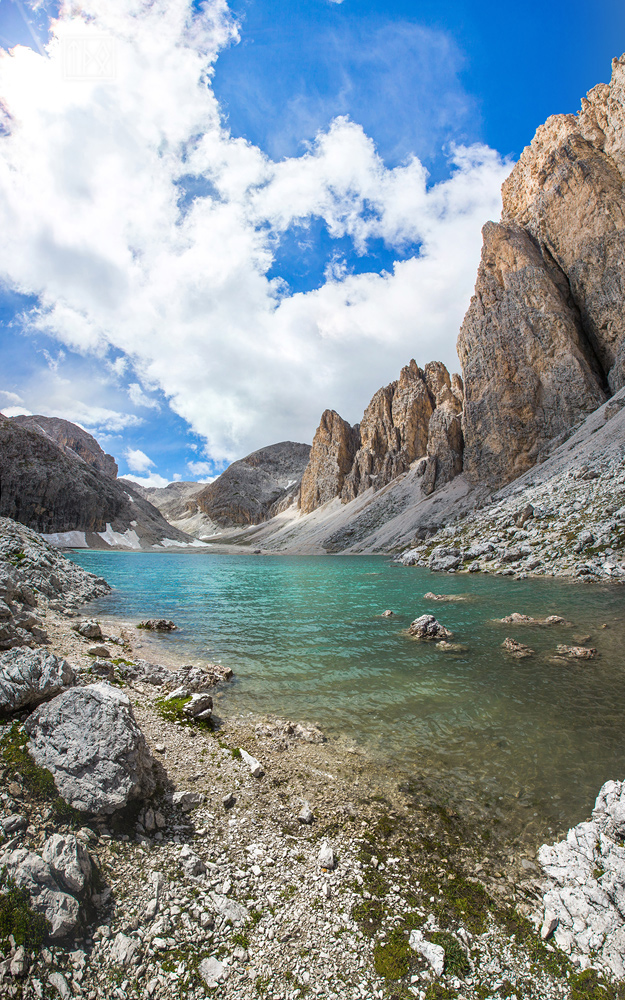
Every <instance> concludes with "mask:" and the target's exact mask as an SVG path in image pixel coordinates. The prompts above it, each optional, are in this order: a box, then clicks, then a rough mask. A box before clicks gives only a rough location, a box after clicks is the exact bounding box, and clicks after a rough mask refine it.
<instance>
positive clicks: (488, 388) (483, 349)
mask: <svg viewBox="0 0 625 1000" xmlns="http://www.w3.org/2000/svg"><path fill="white" fill-rule="evenodd" d="M612 69H613V72H612V79H611V82H610V84H599V85H598V86H596V87H594V88H593V89H592V90H591V91H590V92H589V93H588V96H587V98H586V99H585V100H583V101H582V108H581V111H580V112H579V114H577V115H555V116H553V117H552V118H549V119H548V120H547V122H546V123H545V124H544V125H542V126H541V127H540V128H539V129H538V131H537V132H536V135H535V137H534V139H533V141H532V143H531V144H530V145H529V146H528V147H526V149H525V150H524V151H523V154H522V156H521V158H520V160H519V162H518V163H517V164H516V166H515V168H514V170H513V171H512V173H511V174H510V176H509V178H508V179H507V180H506V182H505V183H504V185H503V189H502V195H503V213H502V217H501V222H500V223H498V224H496V223H492V222H491V223H487V225H486V226H485V227H484V230H483V237H484V246H483V251H482V261H481V264H480V267H479V271H478V277H477V283H476V287H475V295H474V296H473V299H472V300H471V305H470V307H469V310H468V312H467V315H466V317H465V320H464V323H463V326H462V330H461V332H460V337H459V339H458V353H459V355H460V359H461V362H462V368H463V375H464V381H465V388H466V398H465V409H464V417H463V428H464V436H465V458H464V468H465V472H466V474H467V475H468V477H469V479H470V480H471V481H472V482H481V483H484V482H487V483H489V484H491V485H493V486H500V485H502V484H503V483H506V482H510V481H511V480H512V479H514V478H515V477H516V476H518V475H520V474H522V473H523V472H525V471H526V470H527V469H528V468H530V467H531V466H532V465H534V464H535V463H536V462H537V461H540V460H541V458H542V457H543V456H544V453H545V450H546V449H547V448H548V446H549V443H550V442H551V441H552V440H553V439H554V438H555V437H557V436H558V435H561V434H566V433H567V432H568V430H569V428H571V427H572V426H573V425H574V424H575V422H576V421H577V420H579V419H580V418H583V417H584V416H585V415H586V414H588V413H590V412H591V411H592V410H594V409H595V408H596V407H597V406H599V405H601V403H603V402H604V401H605V399H606V398H607V396H608V395H609V394H610V393H612V392H614V391H615V390H617V389H619V388H620V387H621V386H622V385H623V384H624V383H625V311H624V309H623V301H624V298H625V266H624V260H625V197H624V196H625V127H624V124H625V56H624V57H622V58H621V59H615V60H614V61H613V67H612Z"/></svg>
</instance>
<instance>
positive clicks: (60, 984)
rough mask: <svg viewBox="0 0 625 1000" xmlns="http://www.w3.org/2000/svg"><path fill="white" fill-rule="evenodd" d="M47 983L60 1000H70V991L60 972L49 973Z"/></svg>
mask: <svg viewBox="0 0 625 1000" xmlns="http://www.w3.org/2000/svg"><path fill="white" fill-rule="evenodd" d="M48 982H49V984H50V986H52V987H53V988H54V989H55V990H56V991H57V993H58V994H59V995H60V997H61V1000H70V997H71V996H72V991H71V990H70V988H69V986H68V985H67V980H66V978H65V976H63V975H61V973H60V972H51V973H50V975H49V976H48Z"/></svg>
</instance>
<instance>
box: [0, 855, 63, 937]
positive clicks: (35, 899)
mask: <svg viewBox="0 0 625 1000" xmlns="http://www.w3.org/2000/svg"><path fill="white" fill-rule="evenodd" d="M0 868H4V869H6V872H7V874H8V875H9V876H10V878H11V879H12V880H13V882H14V883H15V885H16V886H17V887H18V888H19V889H25V890H26V891H27V892H28V894H29V896H30V902H31V906H32V907H33V909H34V910H36V911H37V912H38V913H42V914H43V915H44V917H45V918H46V920H47V921H48V923H49V925H50V937H51V938H63V937H66V936H67V935H68V934H71V932H72V931H74V930H75V929H76V927H77V926H78V923H79V919H80V903H79V901H78V900H77V899H75V898H74V896H72V895H70V893H68V892H67V891H66V890H65V888H64V887H63V886H62V885H61V883H60V880H59V879H58V878H57V876H56V875H55V872H54V870H53V869H52V867H51V866H50V865H49V864H48V863H47V862H46V861H44V860H43V858H41V857H39V855H38V854H35V853H34V852H33V851H27V850H26V849H24V848H19V849H18V850H14V851H7V852H5V853H4V854H0Z"/></svg>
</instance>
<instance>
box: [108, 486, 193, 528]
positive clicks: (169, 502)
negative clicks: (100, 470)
mask: <svg viewBox="0 0 625 1000" xmlns="http://www.w3.org/2000/svg"><path fill="white" fill-rule="evenodd" d="M120 481H121V480H120ZM128 481H129V480H126V479H124V480H123V482H124V483H126V482H128ZM130 485H131V486H134V488H135V489H136V490H137V492H138V493H140V494H141V496H142V497H144V499H145V500H149V501H150V503H151V504H152V505H153V506H154V507H157V508H158V509H159V510H160V512H161V514H162V515H163V517H164V518H165V519H166V520H167V521H169V522H170V523H172V522H174V521H178V520H180V519H181V518H184V517H185V515H186V514H187V513H188V505H189V501H190V500H192V499H193V497H195V496H197V494H198V493H201V492H202V490H203V489H204V487H205V484H204V483H186V482H185V483H183V482H179V483H168V484H167V486H139V485H138V484H137V483H132V482H131V483H130Z"/></svg>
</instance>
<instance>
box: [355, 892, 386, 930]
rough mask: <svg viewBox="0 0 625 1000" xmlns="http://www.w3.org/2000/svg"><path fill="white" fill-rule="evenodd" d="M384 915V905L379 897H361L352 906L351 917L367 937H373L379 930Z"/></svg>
mask: <svg viewBox="0 0 625 1000" xmlns="http://www.w3.org/2000/svg"><path fill="white" fill-rule="evenodd" d="M384 916H385V910H384V905H383V904H382V903H381V902H380V900H379V899H363V900H362V902H361V903H355V904H354V906H352V919H353V920H355V921H356V923H357V924H358V926H359V927H360V929H361V930H362V931H363V933H364V934H366V935H367V936H368V937H373V935H374V934H375V933H376V932H377V931H379V930H380V928H381V927H382V924H383V923H384Z"/></svg>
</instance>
